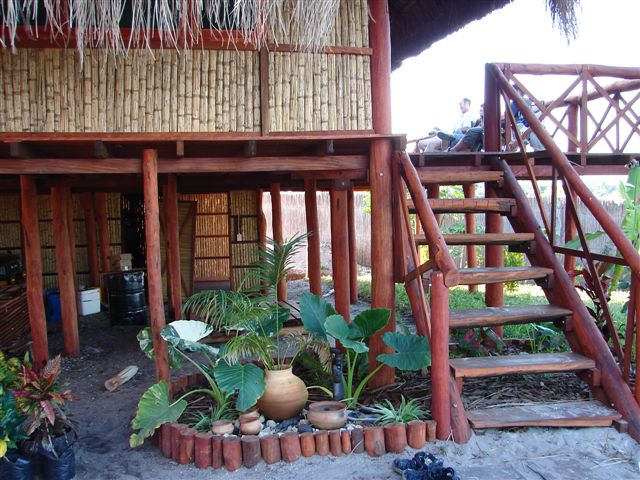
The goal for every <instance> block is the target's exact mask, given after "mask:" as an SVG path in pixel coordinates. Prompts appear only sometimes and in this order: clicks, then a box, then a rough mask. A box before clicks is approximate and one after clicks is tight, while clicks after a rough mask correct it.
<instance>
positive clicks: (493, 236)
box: [414, 233, 535, 245]
mask: <svg viewBox="0 0 640 480" xmlns="http://www.w3.org/2000/svg"><path fill="white" fill-rule="evenodd" d="M414 237H415V239H416V244H418V245H428V242H427V238H426V236H425V235H424V234H418V235H414ZM443 237H444V241H445V243H446V244H447V245H521V244H523V243H526V242H531V241H533V239H534V237H535V235H534V234H533V233H447V234H444V235H443Z"/></svg>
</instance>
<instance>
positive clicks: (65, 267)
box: [51, 187, 80, 357]
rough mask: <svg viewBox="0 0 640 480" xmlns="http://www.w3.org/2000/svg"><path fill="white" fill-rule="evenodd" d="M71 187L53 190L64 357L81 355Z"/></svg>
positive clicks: (54, 229)
mask: <svg viewBox="0 0 640 480" xmlns="http://www.w3.org/2000/svg"><path fill="white" fill-rule="evenodd" d="M67 190H68V188H67V187H52V188H51V213H52V216H53V235H54V238H55V250H56V270H57V272H58V288H59V289H60V310H61V314H62V337H63V343H64V354H65V355H66V356H70V357H73V356H76V355H79V354H80V337H79V335H78V307H77V303H76V301H77V300H76V282H75V278H74V274H73V272H74V269H73V258H72V251H71V239H70V238H69V231H70V230H69V214H68V209H69V208H70V205H69V195H68V191H67Z"/></svg>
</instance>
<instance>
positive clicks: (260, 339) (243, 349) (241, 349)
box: [221, 332, 277, 369]
mask: <svg viewBox="0 0 640 480" xmlns="http://www.w3.org/2000/svg"><path fill="white" fill-rule="evenodd" d="M276 352H277V347H276V345H274V344H273V342H272V341H271V339H270V338H267V337H264V336H261V335H259V334H257V333H256V332H245V333H240V334H238V335H236V336H235V337H233V338H232V339H231V340H229V341H228V342H227V343H226V345H225V346H224V348H223V349H222V351H221V357H223V358H224V359H225V360H226V361H227V362H229V363H230V364H235V363H240V362H242V361H243V360H252V359H256V358H257V359H258V360H260V361H261V362H262V363H263V364H264V365H265V367H266V368H267V369H272V368H273V354H274V353H276Z"/></svg>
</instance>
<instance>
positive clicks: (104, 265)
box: [94, 192, 111, 273]
mask: <svg viewBox="0 0 640 480" xmlns="http://www.w3.org/2000/svg"><path fill="white" fill-rule="evenodd" d="M94 199H95V207H96V223H97V225H98V237H99V239H100V267H101V270H102V272H103V273H104V272H108V271H109V270H111V265H110V264H109V256H110V255H111V242H110V240H109V219H108V216H107V194H106V193H104V192H96V193H95V195H94Z"/></svg>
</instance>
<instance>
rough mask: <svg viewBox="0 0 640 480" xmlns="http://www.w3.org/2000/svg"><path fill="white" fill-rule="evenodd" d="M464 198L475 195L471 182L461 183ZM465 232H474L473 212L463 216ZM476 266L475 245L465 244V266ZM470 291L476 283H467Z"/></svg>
mask: <svg viewBox="0 0 640 480" xmlns="http://www.w3.org/2000/svg"><path fill="white" fill-rule="evenodd" d="M462 189H463V191H464V196H465V198H474V197H475V196H476V186H475V184H473V183H470V184H467V185H463V186H462ZM464 219H465V226H466V231H467V233H476V217H475V214H473V213H467V214H465V216H464ZM477 266H478V252H476V246H475V245H467V268H476V267H477ZM469 291H470V292H477V291H478V285H469Z"/></svg>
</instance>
